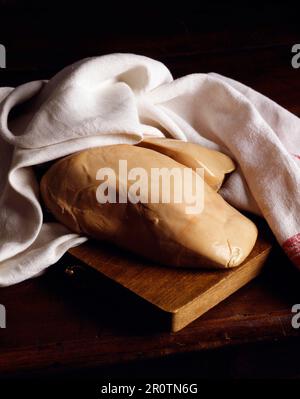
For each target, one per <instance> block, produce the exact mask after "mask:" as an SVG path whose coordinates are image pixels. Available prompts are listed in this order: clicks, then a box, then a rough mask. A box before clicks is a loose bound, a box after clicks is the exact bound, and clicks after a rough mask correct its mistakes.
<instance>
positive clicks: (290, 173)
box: [0, 54, 300, 286]
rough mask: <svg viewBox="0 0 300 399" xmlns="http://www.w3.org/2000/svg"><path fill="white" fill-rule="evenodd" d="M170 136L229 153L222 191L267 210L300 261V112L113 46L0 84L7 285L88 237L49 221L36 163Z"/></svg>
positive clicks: (1, 255) (1, 242)
mask: <svg viewBox="0 0 300 399" xmlns="http://www.w3.org/2000/svg"><path fill="white" fill-rule="evenodd" d="M20 104H22V105H21V106H18V105H20ZM17 106H18V107H17ZM13 108H15V109H14V112H11V111H12V109H13ZM165 134H167V135H169V136H172V137H174V138H177V139H182V140H187V141H192V142H195V143H199V144H202V145H204V146H207V147H209V148H213V149H218V150H221V151H223V152H225V153H227V154H228V155H230V156H231V157H232V158H233V159H234V160H235V161H236V162H237V164H238V169H237V171H235V172H234V173H233V174H232V175H231V176H230V177H229V179H228V180H227V181H226V183H225V184H224V186H223V188H222V190H221V194H222V195H223V196H224V198H225V199H226V200H227V201H228V202H230V203H231V204H232V205H234V206H235V207H237V208H238V209H241V210H248V211H252V212H254V213H257V214H261V215H263V217H264V218H265V219H266V220H267V222H268V224H269V226H270V227H271V229H272V231H273V233H274V234H275V236H276V238H277V240H278V242H279V243H280V244H281V245H282V247H283V248H284V249H285V250H286V252H287V254H288V255H289V257H290V258H291V260H292V261H293V262H294V263H295V264H296V265H298V266H300V204H299V198H300V159H299V154H300V120H299V118H298V117H296V116H295V115H293V114H291V113H290V112H288V111H287V110H285V109H283V108H282V107H280V106H279V105H277V104H276V103H274V102H273V101H271V100H270V99H268V98H266V97H264V96H263V95H261V94H259V93H257V92H256V91H254V90H252V89H250V88H249V87H247V86H244V85H242V84H240V83H238V82H236V81H233V80H231V79H228V78H225V77H223V76H220V75H217V74H194V75H189V76H186V77H183V78H180V79H177V80H175V81H174V80H173V78H172V75H171V73H170V72H169V70H168V69H167V68H166V67H165V66H164V65H163V64H162V63H160V62H157V61H155V60H152V59H150V58H146V57H143V56H138V55H133V54H111V55H107V56H103V57H97V58H90V59H85V60H83V61H80V62H78V63H76V64H74V65H71V66H69V67H67V68H65V69H63V70H62V71H61V72H60V73H58V74H57V75H56V76H55V77H54V78H53V79H51V80H50V81H49V82H45V81H36V82H30V83H27V84H24V85H21V86H19V87H17V88H15V89H12V88H0V234H1V236H0V285H1V286H6V285H10V284H15V283H18V282H20V281H23V280H25V279H27V278H30V277H32V276H35V275H37V274H39V273H41V272H42V271H43V270H44V269H45V268H47V267H48V266H50V265H51V264H53V263H55V262H56V261H57V260H58V259H59V258H60V257H61V256H62V255H63V254H64V252H65V251H67V250H68V248H70V247H73V246H76V245H79V244H80V243H82V242H84V241H85V240H86V238H85V237H80V236H78V235H76V234H73V233H70V232H69V231H68V230H67V229H66V228H65V227H63V226H61V225H60V224H58V223H43V214H42V210H41V206H40V202H39V189H38V185H37V181H36V178H35V175H34V173H33V170H32V168H31V166H32V165H36V164H40V163H43V162H46V161H49V160H53V159H56V158H59V157H62V156H65V155H68V154H70V153H73V152H75V151H79V150H82V149H85V148H88V147H96V146H101V145H107V144H117V143H136V142H138V141H140V140H141V139H142V137H143V136H144V135H147V136H149V135H152V136H163V135H165Z"/></svg>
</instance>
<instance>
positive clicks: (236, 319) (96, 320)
mask: <svg viewBox="0 0 300 399" xmlns="http://www.w3.org/2000/svg"><path fill="white" fill-rule="evenodd" d="M2 3H3V5H2V7H3V9H2V11H3V12H2V14H1V17H0V33H1V37H0V39H1V40H0V41H1V43H3V44H5V45H6V47H7V62H8V65H7V69H6V70H0V85H1V86H3V85H17V84H19V83H22V82H25V81H28V80H33V79H39V78H49V77H51V76H52V75H53V73H55V72H56V71H58V70H59V69H60V68H61V67H63V66H64V65H67V64H69V63H70V62H73V61H75V60H76V59H79V58H82V57H85V56H90V55H100V54H104V53H108V52H115V51H126V52H135V53H141V54H144V55H147V56H151V57H154V58H157V59H159V60H161V61H163V62H165V63H166V64H167V66H168V67H169V68H170V69H171V70H172V72H173V74H174V76H175V77H178V76H182V75H185V74H188V73H193V72H209V71H215V72H218V73H221V74H225V75H227V76H230V77H232V78H235V79H238V80H241V81H242V82H244V83H246V84H248V85H250V86H252V87H253V88H255V89H257V90H259V91H261V92H262V93H264V94H265V95H267V96H269V97H271V98H272V99H274V100H275V101H277V102H279V103H280V104H281V105H283V106H284V107H286V108H287V109H289V110H290V111H292V112H294V113H296V114H297V115H299V114H300V99H299V92H300V69H299V70H296V69H293V68H292V66H291V57H292V54H291V47H292V45H293V44H294V43H297V42H299V41H300V36H299V27H298V25H299V24H298V21H296V20H295V18H294V17H295V16H293V15H290V14H289V13H288V12H287V11H286V9H285V8H284V9H281V8H278V7H277V6H275V5H274V7H273V8H272V12H271V14H270V9H269V8H264V7H263V6H261V8H260V12H259V13H258V12H257V10H256V9H254V8H253V7H250V6H247V7H248V8H247V7H246V9H244V8H243V9H242V8H241V6H240V9H239V10H238V11H237V9H236V8H232V6H231V8H230V6H229V8H228V7H227V8H226V9H225V8H224V7H223V8H222V6H220V7H219V8H217V9H216V10H215V9H213V7H211V8H210V7H208V6H206V7H204V8H203V9H202V10H200V11H199V8H197V9H195V10H193V9H192V10H191V9H190V11H189V12H187V11H186V10H177V9H176V10H175V11H174V13H173V14H172V15H171V17H170V18H168V19H166V18H165V15H163V16H161V17H158V16H157V15H156V14H155V12H154V11H153V10H152V11H151V10H150V11H149V13H150V17H152V18H153V17H154V16H155V15H156V20H155V24H154V23H153V19H151V18H150V19H147V20H146V19H145V24H141V23H140V22H138V21H139V20H137V19H134V17H131V19H130V20H129V22H128V20H126V21H125V22H124V20H122V18H121V17H120V16H119V17H118V18H119V19H118V23H117V24H116V26H115V28H114V29H111V30H108V25H109V23H108V22H106V24H105V23H104V25H103V23H102V24H99V23H96V16H95V15H93V14H92V12H91V11H90V14H89V15H88V16H87V15H85V14H86V13H85V12H84V10H83V13H82V10H81V11H80V10H79V11H78V10H77V11H78V12H77V13H76V10H75V11H74V13H72V18H69V21H68V29H66V23H65V19H64V18H65V17H66V15H67V11H66V10H62V11H61V10H60V12H59V13H56V14H55V18H54V19H53V20H52V19H51V17H50V16H49V15H48V14H47V12H48V11H49V10H48V9H47V8H46V9H44V8H43V6H40V8H31V9H30V7H29V8H28V9H27V8H24V7H23V8H22V7H17V6H16V2H0V5H1V4H2ZM10 3H12V5H10ZM29 3H30V4H31V2H29ZM243 7H244V6H243ZM276 7H277V8H276ZM121 11H122V10H121ZM238 12H241V14H242V15H245V14H247V15H248V18H237V13H238ZM243 13H244V14H243ZM45 15H48V19H47V17H45ZM87 17H89V18H90V19H87V20H88V21H91V22H90V23H87V24H86V25H84V29H83V28H81V29H77V28H78V25H77V24H78V23H79V21H80V20H81V21H82V19H83V18H87ZM144 17H145V16H144ZM45 18H46V19H45ZM28 20H29V21H31V24H29V23H28ZM166 21H167V22H166ZM199 21H200V22H199ZM12 22H13V25H14V26H16V25H18V31H17V32H16V31H14V30H13V29H12V27H11V26H12ZM28 26H30V28H29V27H28ZM76 26H77V28H76ZM70 265H74V259H72V258H71V257H70V256H68V255H67V256H65V257H64V258H63V259H62V260H61V261H60V262H59V263H58V264H56V265H55V266H53V267H51V268H50V269H49V271H48V272H47V273H46V274H45V275H43V276H41V277H39V278H36V279H33V280H30V281H26V282H24V283H22V284H19V285H16V286H13V287H8V288H4V289H1V290H0V303H2V304H4V305H5V306H6V309H7V328H6V329H2V330H0V375H1V376H2V377H3V376H4V377H14V376H23V377H26V376H37V375H38V376H52V377H53V376H54V375H55V376H66V375H70V376H76V375H80V376H81V377H84V376H85V377H91V376H96V375H97V376H99V375H110V376H112V375H115V376H126V375H133V374H135V375H139V376H149V375H168V376H180V377H184V376H189V377H190V376H197V377H213V376H218V377H300V362H299V360H298V359H299V355H300V336H299V330H296V329H293V328H292V326H291V318H292V314H291V307H292V305H293V304H295V303H300V291H299V284H300V275H299V272H297V271H296V270H294V268H293V267H292V266H291V265H290V263H289V262H288V261H287V259H286V258H285V256H284V255H283V254H282V252H281V250H280V249H279V248H275V250H274V253H273V255H272V256H271V258H270V260H269V262H268V265H267V267H266V270H265V272H264V273H263V275H262V276H261V277H259V278H257V279H256V280H255V281H253V282H252V283H250V284H248V285H247V286H246V287H244V288H243V289H241V290H240V291H239V292H237V293H236V294H234V295H233V296H231V297H230V298H229V299H227V300H226V301H225V302H223V303H221V304H220V305H218V306H217V307H216V308H214V309H213V310H211V311H210V312H208V313H207V314H206V315H204V316H203V317H201V318H200V319H198V320H196V321H195V322H193V323H192V324H191V325H190V326H188V327H186V328H185V329H183V330H182V331H180V332H179V333H176V334H170V333H168V332H166V331H164V330H163V326H162V324H161V323H160V315H159V314H156V313H155V312H153V310H151V308H149V307H148V306H147V305H146V304H144V303H142V302H140V301H139V300H138V299H137V298H135V297H134V296H132V295H131V294H130V293H129V292H126V291H124V290H122V289H121V288H120V287H118V286H116V285H114V284H113V283H112V282H110V281H108V280H107V279H105V278H104V277H101V276H95V274H93V273H92V272H89V271H84V270H81V271H79V272H78V273H75V274H74V276H73V277H70V276H69V275H67V274H66V273H65V269H66V267H67V266H70ZM141 312H142V314H143V317H139V318H137V317H136V315H137V314H140V313H141Z"/></svg>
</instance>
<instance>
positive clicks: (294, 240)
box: [282, 233, 300, 267]
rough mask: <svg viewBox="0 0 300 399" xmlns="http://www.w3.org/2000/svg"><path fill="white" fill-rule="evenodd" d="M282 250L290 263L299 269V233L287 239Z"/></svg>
mask: <svg viewBox="0 0 300 399" xmlns="http://www.w3.org/2000/svg"><path fill="white" fill-rule="evenodd" d="M282 248H283V250H284V251H285V253H286V254H287V256H288V257H289V258H290V259H291V261H292V262H293V263H294V264H295V265H296V266H298V267H300V233H298V234H296V235H294V236H293V237H290V238H288V239H287V240H286V241H285V242H284V243H283V245H282Z"/></svg>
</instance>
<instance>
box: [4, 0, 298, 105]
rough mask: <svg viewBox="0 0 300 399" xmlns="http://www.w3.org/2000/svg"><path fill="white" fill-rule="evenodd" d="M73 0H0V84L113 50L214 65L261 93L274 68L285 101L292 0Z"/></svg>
mask: <svg viewBox="0 0 300 399" xmlns="http://www.w3.org/2000/svg"><path fill="white" fill-rule="evenodd" d="M75 3H76V2H63V1H56V0H55V1H45V2H37V1H5V0H0V7H1V8H0V43H2V44H4V45H5V46H6V49H7V69H6V70H5V71H3V70H0V84H11V85H16V84H19V83H21V82H23V81H28V80H31V79H38V78H50V77H51V76H52V75H53V74H54V73H55V72H57V71H58V70H59V69H61V68H62V67H64V66H66V65H68V64H70V63H72V62H74V61H77V60H78V59H81V58H84V57H89V56H97V55H101V54H107V53H112V52H134V53H138V54H143V55H146V56H149V57H153V58H156V59H159V60H161V61H163V62H164V63H165V64H166V65H167V66H168V67H169V68H170V69H171V71H172V73H173V75H174V77H178V76H182V75H185V74H188V73H193V72H210V71H215V72H219V73H222V74H225V75H229V76H231V77H233V78H235V79H239V80H242V81H243V82H245V83H246V84H247V83H248V84H250V83H251V85H252V86H254V87H259V88H260V89H261V90H262V91H264V92H265V93H266V94H270V91H269V90H268V75H270V73H271V72H272V77H273V79H276V81H277V83H278V93H279V94H278V95H279V97H280V98H281V97H282V98H283V102H284V96H283V95H281V92H282V90H284V88H283V87H282V86H283V85H284V79H285V76H286V74H289V78H290V77H294V79H295V80H296V79H297V80H299V73H298V71H295V70H293V68H291V62H290V60H291V57H292V55H291V47H292V45H293V44H294V43H298V42H300V35H299V33H300V28H299V27H300V23H299V17H298V15H297V10H296V8H295V7H296V6H295V4H294V5H293V4H289V3H287V2H281V3H276V2H275V3H274V2H271V1H267V2H260V3H255V2H252V1H240V2H216V1H210V2H201V1H197V2H196V1H195V2H192V1H189V0H187V1H181V2H175V1H174V2H172V3H171V2H165V1H160V2H158V1H140V2H132V1H123V2H112V1H98V2H90V1H84V2H79V3H78V4H75ZM283 68H284V72H283ZM283 75H284V76H283ZM282 81H283V82H282ZM275 91H276V90H275ZM272 94H273V96H274V92H272ZM295 95H296V94H295ZM275 96H276V93H275ZM283 105H285V104H283ZM286 105H287V104H286Z"/></svg>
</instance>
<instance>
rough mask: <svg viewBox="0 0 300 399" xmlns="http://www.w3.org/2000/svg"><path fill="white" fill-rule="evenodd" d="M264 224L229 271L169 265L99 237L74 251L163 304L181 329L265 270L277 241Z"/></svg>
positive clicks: (154, 302) (172, 322) (173, 325)
mask: <svg viewBox="0 0 300 399" xmlns="http://www.w3.org/2000/svg"><path fill="white" fill-rule="evenodd" d="M261 224H262V223H258V226H260V225H261ZM264 230H266V228H265V229H263V228H262V229H261V231H260V234H259V237H258V239H257V242H256V244H255V247H254V248H253V251H252V252H251V254H250V255H249V257H248V258H247V259H246V260H245V261H244V262H243V264H242V265H241V266H240V267H237V268H233V269H231V270H228V269H227V270H226V271H224V270H199V269H198V270H197V269H184V268H172V267H164V266H161V265H158V264H153V263H151V262H147V261H146V260H144V259H142V258H140V257H137V256H134V255H132V254H130V253H128V252H125V251H122V250H119V249H117V248H116V247H115V246H108V245H107V244H106V245H105V244H103V243H101V242H97V241H93V240H90V241H88V242H87V243H84V244H82V245H80V246H78V247H76V248H72V249H70V251H69V252H70V253H71V255H73V256H75V257H76V258H77V259H79V260H80V261H81V262H83V263H84V264H86V265H88V266H91V267H92V268H94V269H95V270H97V271H98V272H100V273H102V274H104V275H105V276H106V277H108V278H110V279H112V280H113V281H116V282H117V283H119V284H120V285H121V286H123V287H124V288H127V289H129V290H130V291H132V292H133V293H135V294H136V295H138V296H140V297H141V298H143V299H144V300H146V301H148V302H149V303H151V304H152V305H154V306H156V307H158V308H159V309H160V310H162V311H163V313H164V314H165V316H166V319H167V320H168V321H169V326H170V328H171V330H172V331H174V332H175V331H179V330H180V329H182V328H183V327H185V326H186V325H187V324H189V323H191V322H192V321H193V320H195V319H196V318H197V317H199V316H201V315H202V314H203V313H205V312H207V311H208V310H209V309H211V308H212V307H213V306H215V305H217V304H218V303H219V302H221V301H222V300H224V299H225V298H227V297H228V296H229V295H231V294H232V293H233V292H235V291H236V290H238V289H239V288H241V287H242V286H243V285H245V284H246V283H248V282H249V281H251V280H252V279H253V278H254V277H256V276H257V275H258V274H259V273H260V272H261V270H262V268H263V265H264V263H265V261H266V259H267V256H268V255H269V253H270V251H271V247H272V244H271V238H270V233H269V236H267V233H266V231H264ZM127 312H130V309H127Z"/></svg>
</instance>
